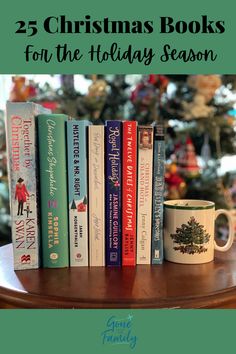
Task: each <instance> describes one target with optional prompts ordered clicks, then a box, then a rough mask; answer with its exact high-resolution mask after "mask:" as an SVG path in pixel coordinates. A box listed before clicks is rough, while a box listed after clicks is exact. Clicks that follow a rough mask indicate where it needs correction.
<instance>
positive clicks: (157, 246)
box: [152, 125, 165, 264]
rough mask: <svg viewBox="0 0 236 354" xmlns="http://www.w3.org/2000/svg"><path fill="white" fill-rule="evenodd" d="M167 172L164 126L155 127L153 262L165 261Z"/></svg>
mask: <svg viewBox="0 0 236 354" xmlns="http://www.w3.org/2000/svg"><path fill="white" fill-rule="evenodd" d="M164 174H165V140H164V132H163V126H162V125H157V126H155V127H154V157H153V206H152V264H161V263H162V262H163V201H164V184H165V181H164Z"/></svg>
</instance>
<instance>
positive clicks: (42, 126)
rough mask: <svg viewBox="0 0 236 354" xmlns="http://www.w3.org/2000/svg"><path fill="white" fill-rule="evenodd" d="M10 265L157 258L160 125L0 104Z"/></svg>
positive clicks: (161, 187) (99, 263)
mask: <svg viewBox="0 0 236 354" xmlns="http://www.w3.org/2000/svg"><path fill="white" fill-rule="evenodd" d="M7 135H8V137H7V141H8V157H9V158H8V161H9V185H10V195H11V216H12V241H13V252H14V268H15V269H16V270H20V269H33V268H38V267H40V266H42V267H53V268H60V267H68V266H71V267H74V266H75V267H76V266H121V265H122V266H135V265H136V264H160V263H162V261H163V194H164V161H165V156H164V155H165V145H164V134H163V127H162V126H161V125H155V126H138V125H137V122H135V121H112V120H111V121H107V122H106V124H105V126H101V125H92V124H91V123H90V122H89V121H85V120H84V121H83V120H73V119H69V118H68V116H66V115H64V114H51V112H49V111H48V110H45V109H44V108H43V107H41V106H40V105H36V104H34V103H10V102H9V103H7Z"/></svg>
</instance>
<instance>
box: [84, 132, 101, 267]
mask: <svg viewBox="0 0 236 354" xmlns="http://www.w3.org/2000/svg"><path fill="white" fill-rule="evenodd" d="M88 131H89V136H88V140H89V154H88V159H89V264H90V266H105V201H104V199H105V198H104V195H105V193H104V126H98V125H94V126H90V127H89V129H88Z"/></svg>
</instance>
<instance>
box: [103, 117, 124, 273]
mask: <svg viewBox="0 0 236 354" xmlns="http://www.w3.org/2000/svg"><path fill="white" fill-rule="evenodd" d="M121 131H122V123H121V122H119V121H107V122H106V133H105V158H106V166H105V170H106V172H105V173H106V175H105V183H106V184H105V195H106V196H105V206H106V207H105V209H106V211H105V213H106V241H105V242H106V265H107V266H120V265H121Z"/></svg>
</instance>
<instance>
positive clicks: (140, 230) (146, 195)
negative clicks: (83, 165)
mask: <svg viewBox="0 0 236 354" xmlns="http://www.w3.org/2000/svg"><path fill="white" fill-rule="evenodd" d="M152 164H153V128H152V127H146V126H141V127H138V186H137V188H138V197H137V198H138V199H137V264H150V263H151V231H152V171H153V166H152Z"/></svg>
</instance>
